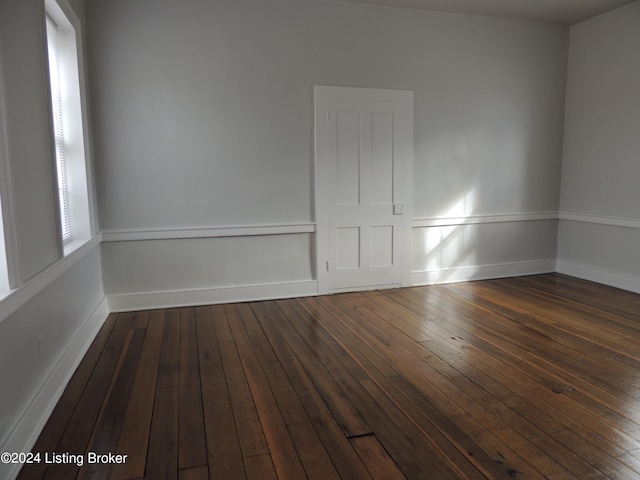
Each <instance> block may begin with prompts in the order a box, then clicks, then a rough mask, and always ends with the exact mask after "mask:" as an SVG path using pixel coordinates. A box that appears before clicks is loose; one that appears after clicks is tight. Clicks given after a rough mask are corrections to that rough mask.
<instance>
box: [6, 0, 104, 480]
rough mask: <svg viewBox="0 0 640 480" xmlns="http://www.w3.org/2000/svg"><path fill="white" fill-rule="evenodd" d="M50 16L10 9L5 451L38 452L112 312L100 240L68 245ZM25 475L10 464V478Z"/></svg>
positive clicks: (28, 4)
mask: <svg viewBox="0 0 640 480" xmlns="http://www.w3.org/2000/svg"><path fill="white" fill-rule="evenodd" d="M73 5H74V6H75V12H76V13H77V14H78V15H79V16H80V17H81V16H82V9H79V8H78V6H81V5H82V3H81V2H79V1H77V0H74V2H73ZM44 18H45V17H44V2H43V1H42V0H20V1H13V2H0V65H1V66H2V68H0V75H1V76H2V78H0V87H4V88H3V89H2V91H1V92H0V95H3V97H4V98H3V99H2V101H0V105H3V106H5V107H6V108H3V110H2V111H1V112H0V148H1V149H2V151H1V152H0V160H2V162H4V163H6V164H7V166H8V171H7V172H3V174H4V175H5V176H6V177H7V178H3V180H4V181H6V183H3V184H2V187H3V191H2V204H3V214H4V217H5V218H4V219H5V221H6V223H7V225H8V229H7V233H8V235H7V239H6V240H7V244H8V246H9V249H10V255H11V258H10V259H9V260H10V261H9V264H10V265H11V266H12V267H15V268H14V270H15V272H14V274H15V275H14V278H13V280H14V282H15V285H14V287H15V288H14V289H13V290H10V291H3V292H0V385H2V388H0V452H6V451H9V452H28V451H29V450H30V448H31V447H32V445H33V443H34V442H35V440H36V438H37V435H38V434H39V432H40V429H41V428H42V427H43V426H44V423H45V422H46V420H47V418H48V416H49V414H50V413H51V410H52V409H53V407H54V406H55V403H56V401H57V399H58V398H59V395H61V394H62V391H63V389H64V387H65V385H66V382H67V380H68V379H69V378H70V376H71V374H72V373H73V371H74V369H75V366H76V365H77V363H78V362H79V361H80V359H81V358H82V356H83V354H84V351H85V349H86V348H88V346H89V345H90V343H91V341H92V339H93V337H94V335H95V334H96V333H97V330H98V329H99V328H100V326H101V325H102V323H103V321H104V319H105V318H106V315H107V314H108V309H107V304H106V300H105V295H104V292H103V288H102V271H101V267H100V251H99V243H100V236H99V235H98V236H95V237H94V238H92V239H91V240H89V241H88V242H87V243H85V244H84V245H82V246H80V247H79V248H78V249H77V250H75V251H74V252H73V253H71V254H70V255H68V256H66V257H63V253H62V248H61V243H60V241H59V229H58V217H57V213H56V208H57V207H56V204H57V192H56V180H55V172H54V170H55V160H54V156H53V151H52V149H51V137H50V127H49V125H50V124H49V96H48V95H49V94H48V87H47V84H48V83H47V82H48V79H47V74H46V71H47V69H46V46H45V37H44V24H45V23H44ZM8 172H10V175H6V173H8ZM7 187H12V188H7ZM14 254H15V255H14ZM19 467H20V465H13V464H0V478H3V479H5V478H7V479H9V478H13V476H14V475H15V474H16V472H17V469H18V468H19Z"/></svg>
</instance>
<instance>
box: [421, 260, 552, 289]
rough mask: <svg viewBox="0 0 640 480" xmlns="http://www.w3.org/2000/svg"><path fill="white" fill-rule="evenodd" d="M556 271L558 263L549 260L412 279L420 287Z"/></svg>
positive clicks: (440, 272) (456, 270)
mask: <svg viewBox="0 0 640 480" xmlns="http://www.w3.org/2000/svg"><path fill="white" fill-rule="evenodd" d="M555 271H556V261H555V259H549V260H534V261H528V262H513V263H500V264H494V265H476V266H471V267H457V268H446V269H441V270H427V271H422V272H412V273H411V279H412V285H413V286H419V285H435V284H440V283H455V282H467V281H470V280H488V279H491V278H504V277H518V276H523V275H536V274H539V273H551V272H555Z"/></svg>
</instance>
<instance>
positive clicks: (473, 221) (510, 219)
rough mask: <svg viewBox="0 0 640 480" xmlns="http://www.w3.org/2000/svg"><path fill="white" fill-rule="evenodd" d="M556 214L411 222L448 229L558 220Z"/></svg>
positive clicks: (473, 216) (493, 215) (544, 213)
mask: <svg viewBox="0 0 640 480" xmlns="http://www.w3.org/2000/svg"><path fill="white" fill-rule="evenodd" d="M558 218H559V215H558V212H529V213H504V214H491V215H466V216H463V217H426V218H415V219H413V220H412V221H411V226H412V227H413V228H420V227H448V226H454V225H478V224H484V223H508V222H534V221H541V220H558Z"/></svg>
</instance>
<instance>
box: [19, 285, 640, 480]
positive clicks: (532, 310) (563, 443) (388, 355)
mask: <svg viewBox="0 0 640 480" xmlns="http://www.w3.org/2000/svg"><path fill="white" fill-rule="evenodd" d="M33 452H34V453H35V452H41V454H42V455H45V454H47V455H49V457H52V455H53V453H54V452H55V453H57V454H59V455H63V454H68V456H67V457H61V458H60V460H61V461H66V462H67V463H55V464H51V463H49V464H46V463H44V462H41V463H39V464H35V465H28V466H25V467H24V468H23V470H22V472H21V474H20V477H19V478H20V479H41V478H47V479H56V480H60V479H63V480H66V479H73V478H83V479H85V478H86V479H107V478H113V479H142V478H146V479H150V480H157V479H160V480H162V479H176V478H177V479H181V480H192V479H206V478H210V479H221V480H233V479H244V478H246V479H259V480H269V479H305V478H309V479H319V480H329V479H339V478H342V479H349V480H351V479H361V478H375V479H384V480H389V479H396V478H409V479H419V478H426V479H438V478H445V479H460V478H469V479H479V478H490V479H500V478H509V479H513V478H516V479H525V478H527V479H529V478H547V479H570V478H571V479H579V480H587V479H599V478H611V479H638V478H640V295H635V294H632V293H629V292H625V291H622V290H616V289H614V288H609V287H605V286H602V285H598V284H594V283H589V282H586V281H582V280H577V279H573V278H570V277H566V276H562V275H557V274H549V275H539V276H532V277H521V278H511V279H501V280H490V281H480V282H472V283H460V284H452V285H441V286H429V287H419V288H411V289H399V290H387V291H378V292H366V293H350V294H342V295H333V296H326V297H320V298H304V299H295V300H282V301H266V302H255V303H249V304H231V305H216V306H207V307H195V308H180V309H168V310H154V311H147V312H137V313H122V314H113V315H111V316H110V317H109V318H108V320H107V322H106V323H105V325H104V327H103V328H102V330H101V331H100V333H99V335H98V337H97V338H96V339H95V341H94V342H93V344H92V346H91V348H90V349H89V351H88V352H87V354H86V356H85V358H84V360H83V361H82V363H81V365H80V366H79V368H78V370H77V371H76V373H75V375H74V376H73V378H72V380H71V382H70V383H69V385H68V386H67V388H66V390H65V392H64V394H63V396H62V398H61V399H60V401H59V403H58V405H57V407H56V409H55V411H54V413H53V415H52V417H51V419H50V420H49V422H48V423H47V425H46V427H45V429H44V431H43V432H42V434H41V436H40V438H39V440H38V441H37V444H36V445H35V448H34V450H33ZM87 452H97V453H100V454H108V453H111V454H113V455H116V454H119V455H122V456H124V455H126V459H124V458H122V457H121V458H120V459H118V458H117V457H111V458H102V459H101V460H107V463H90V461H89V460H90V457H89V454H88V453H87ZM74 455H75V457H74ZM65 458H66V460H65ZM74 459H76V460H77V461H74ZM94 460H95V459H94ZM117 460H126V461H124V463H116V462H117ZM78 463H82V465H81V466H78Z"/></svg>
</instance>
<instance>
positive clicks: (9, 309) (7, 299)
mask: <svg viewBox="0 0 640 480" xmlns="http://www.w3.org/2000/svg"><path fill="white" fill-rule="evenodd" d="M101 241H102V236H101V234H97V235H95V236H94V237H93V238H91V239H90V240H88V241H87V242H86V243H84V244H82V245H81V246H79V247H78V248H77V249H76V250H74V251H73V252H70V253H69V254H68V255H66V256H65V257H62V258H61V259H60V260H58V261H57V262H55V263H54V264H53V265H51V266H50V267H49V268H47V269H46V270H44V271H43V272H42V273H40V274H38V275H37V276H35V277H34V278H32V279H31V280H29V281H28V282H27V283H25V284H24V285H21V286H19V287H18V288H16V289H14V290H11V291H9V292H4V293H3V294H2V295H0V323H2V322H3V321H5V320H6V319H7V318H8V317H10V316H11V315H13V314H14V313H15V312H16V311H17V310H19V309H20V308H22V307H23V306H24V305H26V304H27V303H28V302H29V301H30V300H32V299H33V298H34V297H35V296H36V295H38V294H39V293H40V292H41V291H42V290H44V289H45V288H47V287H48V286H49V285H51V284H52V283H53V282H54V281H56V280H57V279H58V278H60V276H62V275H63V274H64V273H65V272H66V271H67V270H69V269H70V268H71V267H73V266H74V265H75V264H76V263H78V262H79V261H80V260H82V259H83V258H84V257H85V256H87V255H88V254H89V253H91V252H92V251H93V250H94V249H95V248H96V247H97V246H98V245H100V243H101Z"/></svg>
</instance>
